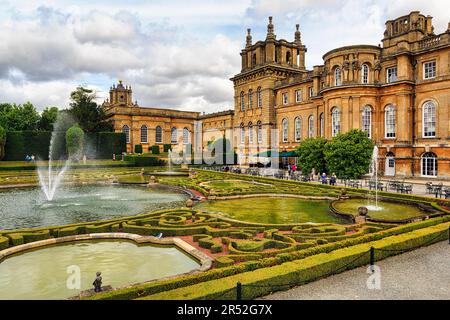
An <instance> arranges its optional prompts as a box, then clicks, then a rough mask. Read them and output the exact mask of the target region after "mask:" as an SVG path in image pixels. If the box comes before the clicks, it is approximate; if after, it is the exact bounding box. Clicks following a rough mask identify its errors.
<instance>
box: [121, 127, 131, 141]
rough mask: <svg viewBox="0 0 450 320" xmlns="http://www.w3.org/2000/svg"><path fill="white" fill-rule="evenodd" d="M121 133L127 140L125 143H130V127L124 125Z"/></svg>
mask: <svg viewBox="0 0 450 320" xmlns="http://www.w3.org/2000/svg"><path fill="white" fill-rule="evenodd" d="M122 132H123V133H125V138H126V140H127V143H130V127H129V126H127V125H124V126H123V127H122Z"/></svg>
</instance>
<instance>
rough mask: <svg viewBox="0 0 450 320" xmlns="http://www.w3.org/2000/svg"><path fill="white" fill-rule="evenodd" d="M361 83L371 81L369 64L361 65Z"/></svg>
mask: <svg viewBox="0 0 450 320" xmlns="http://www.w3.org/2000/svg"><path fill="white" fill-rule="evenodd" d="M361 83H362V84H368V83H369V66H368V65H367V64H363V65H362V67H361Z"/></svg>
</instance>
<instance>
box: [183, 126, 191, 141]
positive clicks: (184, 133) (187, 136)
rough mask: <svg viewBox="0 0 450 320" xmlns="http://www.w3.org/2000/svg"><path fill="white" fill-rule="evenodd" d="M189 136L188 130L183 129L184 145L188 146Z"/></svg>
mask: <svg viewBox="0 0 450 320" xmlns="http://www.w3.org/2000/svg"><path fill="white" fill-rule="evenodd" d="M189 135H190V132H189V129H188V128H184V129H183V143H184V144H188V143H189Z"/></svg>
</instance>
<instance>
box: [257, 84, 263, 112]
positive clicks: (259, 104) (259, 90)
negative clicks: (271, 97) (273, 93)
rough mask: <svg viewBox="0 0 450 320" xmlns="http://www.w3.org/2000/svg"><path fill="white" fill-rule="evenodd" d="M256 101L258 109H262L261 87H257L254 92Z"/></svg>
mask: <svg viewBox="0 0 450 320" xmlns="http://www.w3.org/2000/svg"><path fill="white" fill-rule="evenodd" d="M256 100H257V104H258V108H262V89H261V87H258V89H257V90H256Z"/></svg>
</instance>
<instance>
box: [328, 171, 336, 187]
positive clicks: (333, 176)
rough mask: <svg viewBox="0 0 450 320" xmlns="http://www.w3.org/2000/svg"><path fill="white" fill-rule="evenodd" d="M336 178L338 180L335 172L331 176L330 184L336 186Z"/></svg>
mask: <svg viewBox="0 0 450 320" xmlns="http://www.w3.org/2000/svg"><path fill="white" fill-rule="evenodd" d="M336 180H337V177H336V174H335V173H333V174H332V175H331V178H330V185H332V186H335V185H336Z"/></svg>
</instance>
